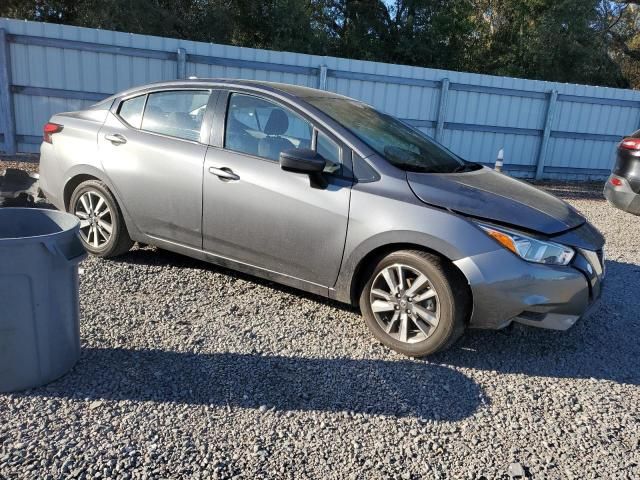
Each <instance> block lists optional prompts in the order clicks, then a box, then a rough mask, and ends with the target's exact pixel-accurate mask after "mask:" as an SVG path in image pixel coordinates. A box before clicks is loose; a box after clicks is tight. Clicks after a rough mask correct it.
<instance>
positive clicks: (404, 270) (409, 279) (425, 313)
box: [369, 263, 440, 343]
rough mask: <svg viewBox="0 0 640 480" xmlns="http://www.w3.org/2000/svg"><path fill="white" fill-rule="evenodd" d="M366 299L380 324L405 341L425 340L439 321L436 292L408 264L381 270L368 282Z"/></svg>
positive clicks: (428, 282)
mask: <svg viewBox="0 0 640 480" xmlns="http://www.w3.org/2000/svg"><path fill="white" fill-rule="evenodd" d="M369 301H370V304H371V311H372V312H373V315H374V317H375V319H376V321H377V322H378V324H379V325H380V327H381V328H382V329H383V330H384V331H385V332H386V333H387V335H389V336H391V337H392V338H394V339H396V340H399V341H401V342H404V343H416V342H421V341H423V340H426V339H427V338H429V337H430V336H431V335H432V334H433V332H435V330H436V327H437V326H438V323H439V322H440V308H439V301H438V294H437V293H436V291H435V289H434V288H433V285H432V283H431V281H430V280H429V278H428V277H427V276H426V275H425V274H424V273H421V272H420V271H418V270H417V269H415V268H413V267H410V266H409V265H404V264H399V263H396V264H394V265H390V266H388V267H385V268H384V269H382V270H381V271H380V272H379V273H378V275H376V277H375V279H374V280H373V283H372V284H371V292H370V294H369Z"/></svg>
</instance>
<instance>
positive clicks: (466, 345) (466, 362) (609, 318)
mask: <svg viewBox="0 0 640 480" xmlns="http://www.w3.org/2000/svg"><path fill="white" fill-rule="evenodd" d="M606 267H607V272H606V279H605V283H604V288H603V291H602V296H601V298H600V301H599V302H598V303H597V304H596V305H594V307H593V308H592V309H591V310H590V311H589V312H588V313H587V315H586V316H585V317H583V318H581V319H580V320H578V322H577V323H576V324H575V325H574V326H573V327H572V328H571V329H570V330H567V331H563V332H558V331H552V330H542V329H537V328H529V327H524V326H515V327H514V328H513V329H507V330H506V331H498V332H495V331H481V330H469V331H468V332H467V334H466V335H465V336H464V337H463V339H462V340H461V341H459V342H458V343H457V344H456V345H455V346H454V348H452V349H450V350H448V351H446V352H442V353H440V354H437V355H434V356H432V357H430V359H429V360H430V361H432V362H436V363H438V364H441V365H452V366H456V367H463V368H473V369H480V370H487V371H496V372H499V373H509V374H524V375H528V376H536V377H554V378H581V379H597V380H609V381H613V382H616V383H621V384H630V385H640V368H638V366H639V365H640V364H639V363H638V359H639V358H640V342H639V341H638V339H639V338H640V265H636V264H631V263H622V262H616V261H607V262H606Z"/></svg>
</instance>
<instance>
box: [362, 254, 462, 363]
mask: <svg viewBox="0 0 640 480" xmlns="http://www.w3.org/2000/svg"><path fill="white" fill-rule="evenodd" d="M468 304H469V294H468V291H467V289H466V288H465V285H464V283H463V282H462V280H461V279H460V275H459V274H458V273H457V272H456V271H455V270H454V268H453V267H452V266H451V265H449V264H448V263H446V262H445V261H443V260H442V259H441V258H440V257H438V256H436V255H432V254H429V253H426V252H422V251H419V250H403V251H398V252H394V253H391V254H390V255H387V256H386V257H384V258H383V259H382V260H380V261H379V262H378V264H377V265H376V266H375V267H374V268H373V270H372V273H371V275H370V277H369V279H368V281H367V283H366V284H365V286H364V288H363V290H362V293H361V295H360V309H361V311H362V314H363V316H364V319H365V322H366V323H367V325H368V327H369V329H370V330H371V331H372V333H373V334H374V336H375V337H376V338H377V339H378V340H380V341H381V342H382V343H384V344H385V345H387V346H388V347H390V348H392V349H393V350H395V351H397V352H399V353H402V354H404V355H409V356H412V357H422V356H425V355H429V354H432V353H435V352H437V351H440V350H443V349H445V348H447V347H448V346H450V345H452V344H453V343H454V342H455V341H456V340H457V339H458V338H459V337H460V335H462V333H463V332H464V325H465V319H466V315H467V313H468Z"/></svg>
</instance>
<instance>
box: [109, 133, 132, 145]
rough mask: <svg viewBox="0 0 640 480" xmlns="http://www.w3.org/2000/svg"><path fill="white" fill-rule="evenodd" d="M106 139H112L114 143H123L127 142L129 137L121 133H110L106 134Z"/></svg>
mask: <svg viewBox="0 0 640 480" xmlns="http://www.w3.org/2000/svg"><path fill="white" fill-rule="evenodd" d="M104 139H105V140H108V141H110V142H111V143H113V144H114V145H122V144H123V143H127V139H126V137H125V136H124V135H120V134H119V133H108V134H106V135H105V136H104Z"/></svg>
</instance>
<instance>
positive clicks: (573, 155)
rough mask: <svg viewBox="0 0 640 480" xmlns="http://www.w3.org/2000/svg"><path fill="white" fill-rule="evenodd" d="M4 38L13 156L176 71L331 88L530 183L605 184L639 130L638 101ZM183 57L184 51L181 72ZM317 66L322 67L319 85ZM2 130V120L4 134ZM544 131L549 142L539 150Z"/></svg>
mask: <svg viewBox="0 0 640 480" xmlns="http://www.w3.org/2000/svg"><path fill="white" fill-rule="evenodd" d="M0 28H1V29H4V30H5V31H6V32H7V33H8V34H9V37H7V38H8V39H9V45H10V47H9V52H10V58H11V70H12V75H11V77H12V78H11V84H12V86H11V87H10V88H11V90H12V92H13V93H12V94H11V97H12V99H13V106H14V109H15V113H14V115H15V131H16V136H17V139H18V150H20V151H37V150H38V144H37V139H38V137H39V136H40V131H41V126H42V124H43V123H45V122H46V121H47V120H48V118H49V117H50V116H51V115H52V114H54V113H56V112H59V111H64V110H77V109H81V108H84V107H86V106H87V105H89V104H91V103H94V102H95V101H96V100H98V99H99V98H101V97H102V96H107V95H109V94H111V93H114V92H117V91H121V90H124V89H126V88H129V87H132V86H135V85H141V84H145V83H149V82H153V81H161V80H170V79H175V78H177V75H178V72H184V73H185V74H186V75H188V76H190V75H195V76H198V77H201V78H202V77H228V78H245V79H256V80H267V81H275V82H285V83H292V84H297V85H304V86H308V87H316V88H317V87H319V86H322V85H323V84H324V88H326V89H327V90H331V91H334V92H337V93H341V94H344V95H347V96H350V97H354V98H357V99H359V100H362V101H365V102H367V103H369V104H371V105H373V106H375V107H376V108H379V109H381V110H383V111H385V112H387V113H390V114H392V115H395V116H397V117H399V118H401V119H403V120H404V121H406V122H408V123H410V124H411V125H413V126H415V127H416V128H419V129H420V130H422V131H423V132H425V133H427V134H428V135H431V136H435V135H436V132H437V131H441V132H442V136H441V137H440V140H441V141H442V142H443V143H444V144H445V145H446V146H447V147H449V148H450V149H451V150H453V151H454V152H456V153H458V154H459V155H461V156H462V157H464V158H467V159H469V160H474V161H479V162H483V163H493V162H494V161H495V158H496V155H497V152H498V150H499V149H500V148H504V150H505V164H506V165H507V167H508V168H507V169H508V170H510V171H512V172H513V174H515V175H521V176H529V177H530V176H533V175H535V173H536V166H537V164H538V162H539V160H540V159H543V160H544V169H539V171H540V172H541V173H544V175H545V176H546V177H549V178H576V179H585V178H591V177H601V176H603V175H604V174H606V171H607V170H608V169H609V168H610V167H611V164H612V161H613V150H614V147H615V144H616V142H617V141H618V139H619V138H620V137H622V136H623V135H625V134H627V133H629V132H631V131H633V130H635V129H636V128H638V127H640V92H638V91H631V90H621V89H612V88H601V87H590V86H584V85H570V84H560V83H553V82H543V81H534V80H525V79H516V78H508V77H496V76H490V75H479V74H471V73H464V72H453V71H444V70H435V69H427V68H419V67H410V66H403V65H391V64H384V63H376V62H367V61H361V60H350V59H344V58H334V57H321V56H314V55H303V54H295V53H289V52H276V51H268V50H258V49H250V48H240V47H234V46H228V45H216V44H208V43H201V42H192V41H186V40H177V39H171V38H161V37H152V36H145V35H134V34H129V33H122V32H112V31H104V30H94V29H87V28H78V27H70V26H64V25H54V24H46V23H40V22H23V21H17V20H8V19H0ZM69 41H71V43H69ZM77 42H84V43H77ZM179 49H184V54H185V56H184V58H185V59H186V60H185V62H184V63H182V64H181V63H180V62H181V60H180V54H179V53H178V50H179ZM181 65H183V67H184V69H183V70H181V68H182V67H181ZM322 66H325V67H326V69H327V70H326V74H327V75H326V81H323V80H322V74H321V71H323V70H322V68H321V67H322ZM0 68H2V66H1V65H0ZM1 87H2V86H0V94H1V93H2V89H1ZM47 89H53V90H47ZM443 91H445V92H446V93H445V94H444V95H443V93H442V92H443ZM552 91H557V93H558V95H557V102H556V105H555V115H552V116H551V117H550V120H551V122H550V124H549V125H547V116H548V111H549V104H550V99H551V98H552V97H553V96H552V94H551V92H552ZM554 95H555V94H554ZM1 122H2V116H1V115H0V127H1ZM437 127H439V128H437ZM545 127H547V129H546V131H547V133H548V134H549V140H548V144H547V148H546V149H542V148H541V145H542V139H543V133H544V132H545ZM0 133H2V132H0Z"/></svg>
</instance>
